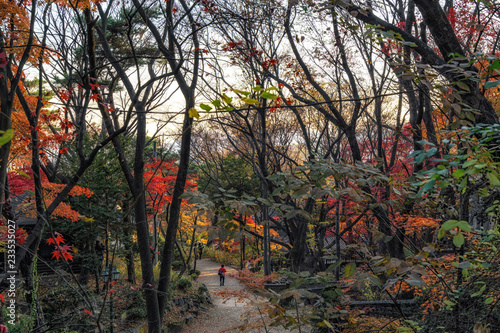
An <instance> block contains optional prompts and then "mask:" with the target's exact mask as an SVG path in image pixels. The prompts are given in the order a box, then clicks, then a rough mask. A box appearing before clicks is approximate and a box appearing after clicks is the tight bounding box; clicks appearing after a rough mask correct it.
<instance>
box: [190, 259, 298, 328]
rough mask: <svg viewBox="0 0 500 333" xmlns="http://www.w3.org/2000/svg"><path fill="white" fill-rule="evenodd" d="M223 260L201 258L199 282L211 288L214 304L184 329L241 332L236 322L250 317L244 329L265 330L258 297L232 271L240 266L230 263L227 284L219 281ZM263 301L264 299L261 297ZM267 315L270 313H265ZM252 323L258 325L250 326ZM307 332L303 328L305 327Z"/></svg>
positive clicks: (198, 266) (239, 323)
mask: <svg viewBox="0 0 500 333" xmlns="http://www.w3.org/2000/svg"><path fill="white" fill-rule="evenodd" d="M219 268H220V264H218V263H215V262H213V261H210V260H208V259H202V260H198V261H197V263H196V269H199V270H200V271H201V275H200V276H199V277H198V282H199V283H203V284H204V285H205V286H206V287H207V288H208V291H209V292H210V295H211V297H212V302H213V306H211V307H210V308H209V309H208V310H207V311H206V312H205V313H200V315H199V316H198V317H197V318H196V319H194V320H193V322H191V323H190V324H189V325H186V326H185V327H184V329H183V331H182V332H183V333H220V332H241V331H240V330H239V329H238V328H236V326H240V325H244V324H245V321H246V320H248V321H249V324H248V323H247V330H245V332H252V333H254V332H255V333H256V332H266V330H265V329H264V327H260V328H259V327H255V326H254V325H252V324H256V326H261V322H259V320H258V318H259V314H258V308H257V303H258V302H259V299H257V298H256V297H255V296H254V295H252V294H251V292H250V291H249V290H248V288H247V287H246V286H245V285H243V284H241V283H240V282H239V281H238V280H237V279H236V278H234V277H231V276H230V275H233V274H237V270H236V269H234V268H231V267H227V266H226V267H225V268H226V269H227V273H226V281H225V283H224V286H220V285H219V276H218V275H217V272H218V270H219ZM260 301H262V299H261V300H260ZM264 316H265V317H267V314H264ZM251 326H253V327H255V328H253V329H252V328H251ZM267 332H269V333H281V332H289V331H288V330H285V329H283V328H281V327H273V328H270V327H268V328H267ZM302 332H304V330H302Z"/></svg>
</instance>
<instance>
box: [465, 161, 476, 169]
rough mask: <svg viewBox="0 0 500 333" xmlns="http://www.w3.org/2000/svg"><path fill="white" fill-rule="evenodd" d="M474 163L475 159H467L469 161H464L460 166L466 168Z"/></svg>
mask: <svg viewBox="0 0 500 333" xmlns="http://www.w3.org/2000/svg"><path fill="white" fill-rule="evenodd" d="M476 163H477V160H469V161H467V162H465V163H464V165H463V166H462V168H464V169H465V168H468V167H470V166H471V165H474V164H476Z"/></svg>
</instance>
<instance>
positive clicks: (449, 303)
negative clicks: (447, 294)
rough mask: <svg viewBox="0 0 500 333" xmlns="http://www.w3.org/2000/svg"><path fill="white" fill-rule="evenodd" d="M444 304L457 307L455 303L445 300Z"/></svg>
mask: <svg viewBox="0 0 500 333" xmlns="http://www.w3.org/2000/svg"><path fill="white" fill-rule="evenodd" d="M443 303H444V304H446V305H449V306H453V305H455V303H454V302H452V301H448V300H444V301H443Z"/></svg>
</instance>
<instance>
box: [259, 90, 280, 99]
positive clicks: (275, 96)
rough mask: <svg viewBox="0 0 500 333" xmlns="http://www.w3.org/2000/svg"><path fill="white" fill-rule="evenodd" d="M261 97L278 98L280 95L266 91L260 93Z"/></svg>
mask: <svg viewBox="0 0 500 333" xmlns="http://www.w3.org/2000/svg"><path fill="white" fill-rule="evenodd" d="M260 97H262V98H265V99H276V98H277V97H278V95H275V94H271V93H268V92H265V91H264V92H263V93H262V94H260Z"/></svg>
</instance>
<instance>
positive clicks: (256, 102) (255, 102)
mask: <svg viewBox="0 0 500 333" xmlns="http://www.w3.org/2000/svg"><path fill="white" fill-rule="evenodd" d="M241 100H242V101H243V102H245V103H247V104H250V105H251V104H259V101H258V100H256V99H253V98H242V99H241Z"/></svg>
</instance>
